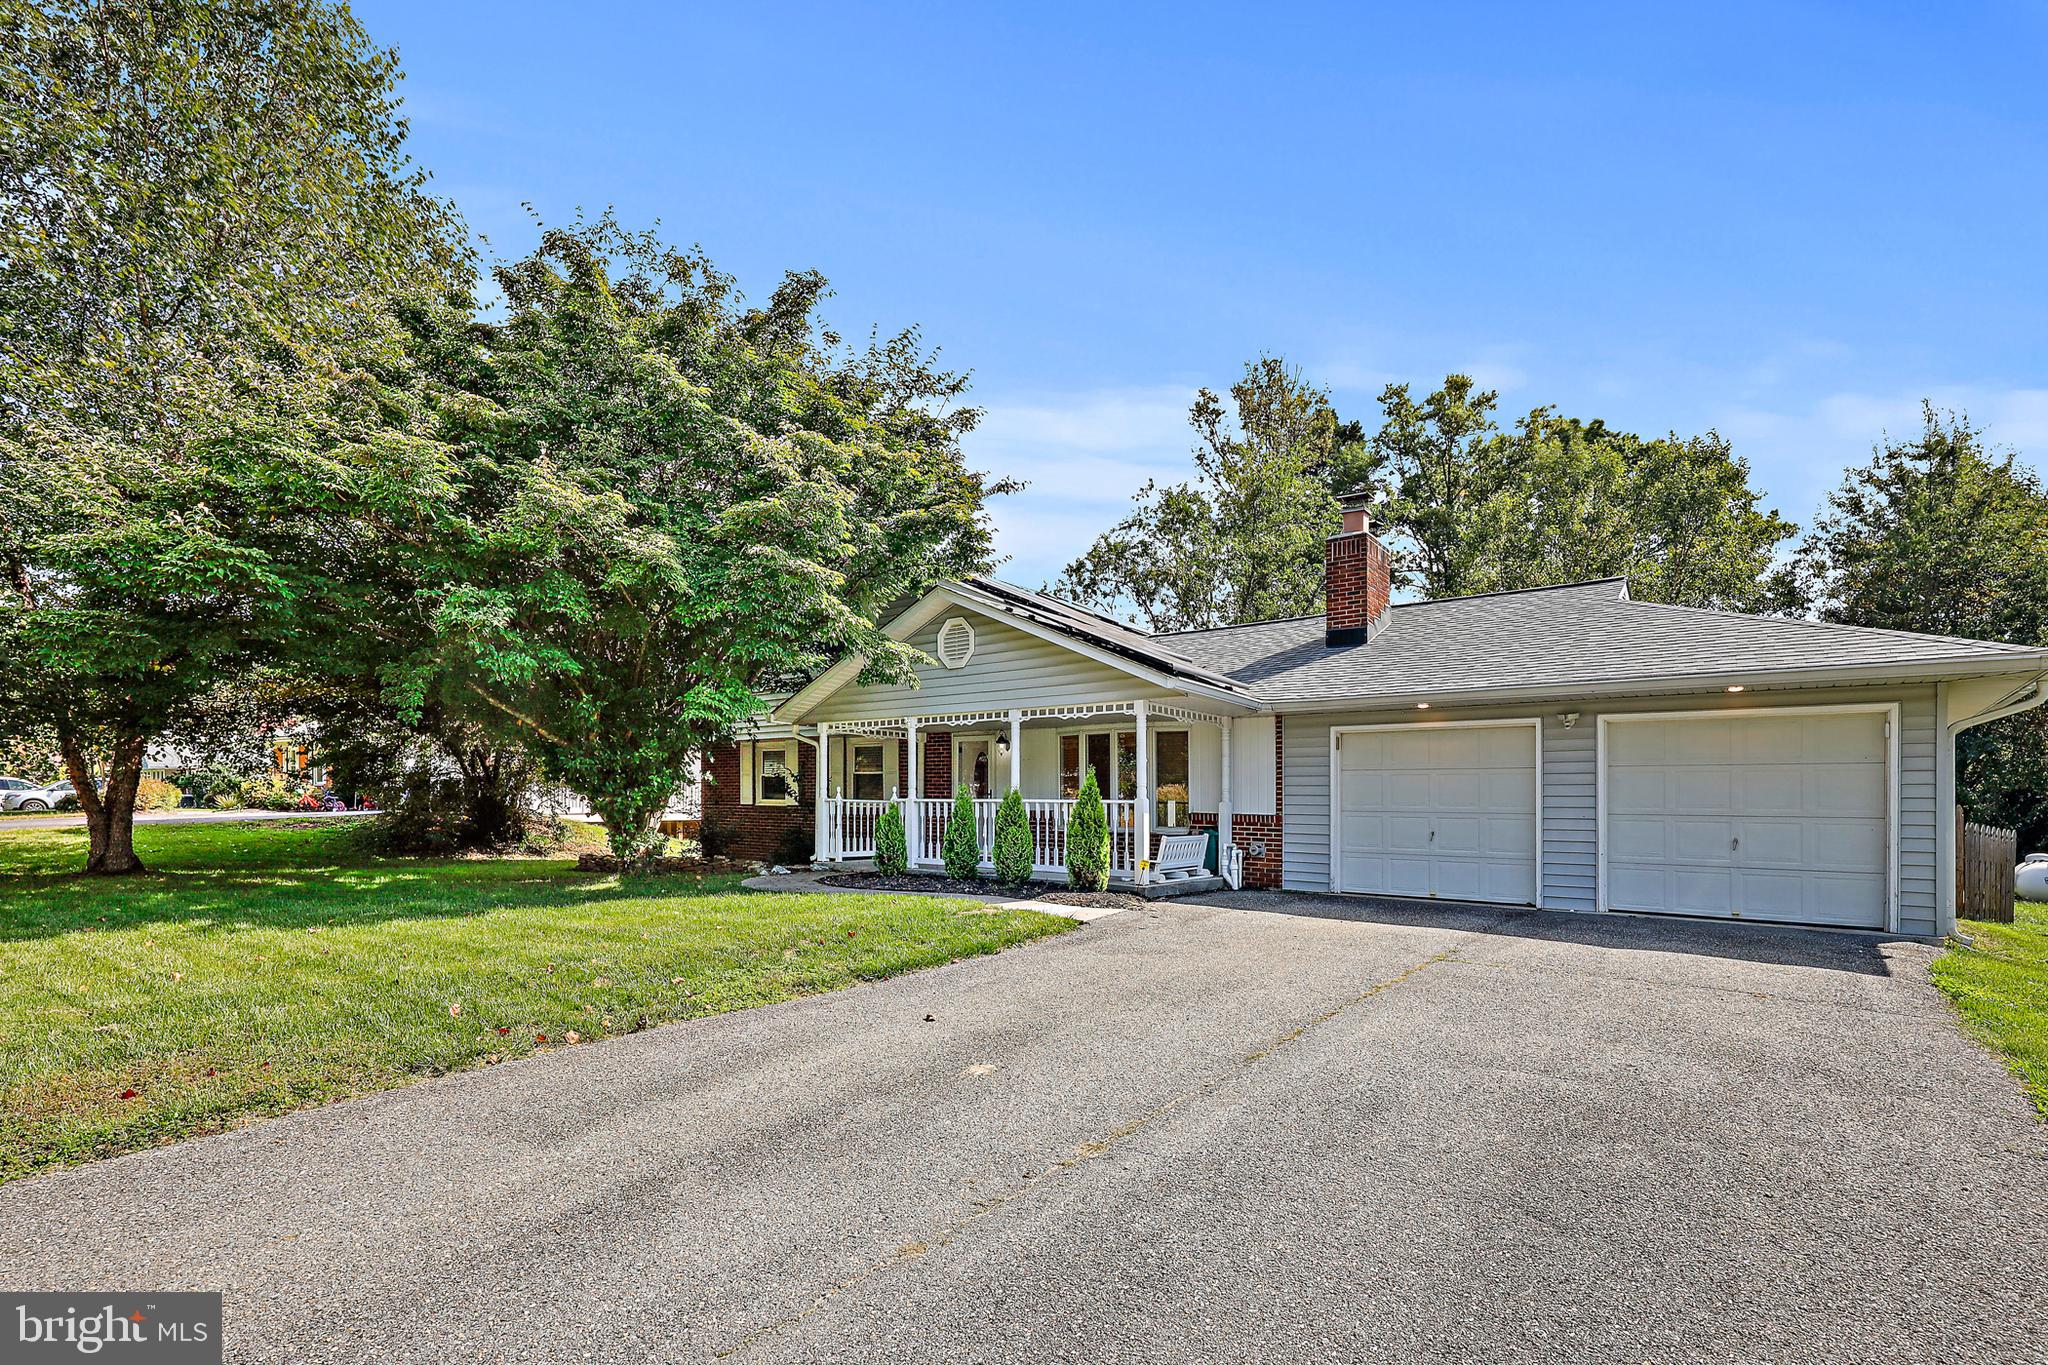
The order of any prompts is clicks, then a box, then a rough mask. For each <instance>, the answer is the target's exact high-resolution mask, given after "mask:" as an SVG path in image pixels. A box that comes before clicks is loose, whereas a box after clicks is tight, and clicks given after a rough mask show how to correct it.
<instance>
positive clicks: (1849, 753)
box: [1606, 712, 1891, 929]
mask: <svg viewBox="0 0 2048 1365" xmlns="http://www.w3.org/2000/svg"><path fill="white" fill-rule="evenodd" d="M1888 723H1889V722H1888V718H1887V716H1886V715H1885V714H1884V713H1881V712H1853V713H1822V714H1810V715H1794V714H1789V713H1788V714H1779V715H1767V716H1729V717H1714V718H1712V719H1697V718H1695V719H1685V720H1622V719H1620V718H1618V717H1617V718H1612V719H1610V721H1609V723H1608V724H1607V726H1606V747H1607V829H1606V848H1607V881H1606V887H1607V896H1606V900H1607V908H1608V909H1610V910H1646V911H1652V912H1662V913H1666V914H1679V915H1726V916H1739V917H1741V918H1743V919H1769V920H1788V921H1793V922H1796V923H1802V924H1834V925H1854V926H1857V927H1861V928H1867V929H1882V928H1884V927H1886V926H1885V908H1886V904H1887V901H1888V899H1889V888H1890V880H1891V879H1890V875H1889V869H1890V865H1891V851H1890V846H1889V838H1890V820H1889V818H1888V817H1887V813H1886V812H1887V807H1888V806H1889V804H1890V802H1889V796H1888V794H1889V792H1890V789H1891V788H1890V781H1889V778H1888V772H1887V761H1888V754H1889V750H1890V742H1889V738H1888V736H1887V732H1886V727H1887V725H1888Z"/></svg>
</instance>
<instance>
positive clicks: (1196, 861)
mask: <svg viewBox="0 0 2048 1365" xmlns="http://www.w3.org/2000/svg"><path fill="white" fill-rule="evenodd" d="M1208 856H1209V836H1208V835H1206V834H1166V835H1162V836H1160V839H1159V856H1158V858H1156V859H1154V860H1153V863H1152V870H1153V871H1154V872H1156V873H1158V874H1159V878H1160V880H1161V881H1168V882H1177V881H1185V880H1186V879H1187V878H1189V877H1201V876H1206V875H1208V868H1207V867H1205V866H1204V860H1205V859H1207V858H1208Z"/></svg>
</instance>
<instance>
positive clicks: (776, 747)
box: [740, 739, 800, 806]
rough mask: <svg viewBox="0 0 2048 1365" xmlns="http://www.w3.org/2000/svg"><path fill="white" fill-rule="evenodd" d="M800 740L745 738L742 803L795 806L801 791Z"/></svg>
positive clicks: (741, 752) (741, 770) (747, 804)
mask: <svg viewBox="0 0 2048 1365" xmlns="http://www.w3.org/2000/svg"><path fill="white" fill-rule="evenodd" d="M797 772H798V768H797V741H795V740H793V739H744V740H741V741H740V804H741V805H743V806H793V805H795V804H796V803H797V800H798V798H799V795H800V793H799V792H798V791H797Z"/></svg>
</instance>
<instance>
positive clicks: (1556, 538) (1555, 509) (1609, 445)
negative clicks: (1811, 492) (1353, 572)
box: [1452, 409, 1798, 611]
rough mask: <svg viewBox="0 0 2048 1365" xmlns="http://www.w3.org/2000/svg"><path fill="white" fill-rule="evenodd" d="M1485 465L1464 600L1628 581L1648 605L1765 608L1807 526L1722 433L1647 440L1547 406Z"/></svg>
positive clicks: (1463, 538) (1466, 553) (1464, 547)
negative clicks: (1776, 502) (1781, 557)
mask: <svg viewBox="0 0 2048 1365" xmlns="http://www.w3.org/2000/svg"><path fill="white" fill-rule="evenodd" d="M1480 464H1481V466H1482V469H1483V471H1484V472H1483V474H1482V475H1481V482H1482V483H1483V485H1484V487H1485V496H1484V497H1483V498H1481V499H1479V500H1478V501H1477V503H1476V504H1475V505H1473V506H1470V507H1468V508H1466V509H1465V515H1464V518H1463V522H1462V524H1461V525H1460V526H1459V527H1458V528H1457V530H1458V535H1457V539H1456V540H1455V542H1453V550H1452V563H1453V565H1454V574H1455V578H1456V581H1457V586H1458V588H1459V589H1460V590H1461V591H1464V592H1500V591H1504V590H1511V589H1516V588H1535V587H1543V586H1545V585H1548V584H1552V583H1574V582H1583V581H1585V580H1587V579H1593V578H1607V577H1625V578H1627V579H1628V581H1629V591H1630V593H1631V594H1632V595H1633V596H1635V597H1636V598H1637V599H1639V600H1641V601H1646V602H1671V603H1676V604H1679V605H1682V606H1695V607H1719V608H1722V609H1724V610H1729V611H1756V610H1760V609H1762V608H1764V607H1766V606H1769V605H1772V604H1773V599H1772V597H1771V594H1770V592H1769V589H1768V588H1767V586H1766V583H1765V579H1766V577H1767V575H1768V574H1769V572H1770V568H1771V561H1772V557H1773V555H1774V553H1775V552H1776V550H1777V547H1778V546H1779V545H1780V544H1781V543H1782V542H1784V541H1785V540H1786V539H1787V538H1788V537H1790V536H1791V535H1792V534H1794V533H1795V532H1796V531H1797V530H1798V528H1797V527H1796V526H1794V525H1793V524H1792V523H1791V522H1789V521H1787V520H1785V519H1784V518H1783V517H1781V516H1779V515H1778V514H1777V512H1776V511H1774V510H1771V509H1768V508H1766V507H1764V506H1763V495H1762V494H1761V493H1760V492H1758V491H1757V490H1756V488H1754V487H1753V486H1752V485H1751V484H1750V481H1749V480H1750V474H1749V465H1748V462H1747V461H1745V460H1743V459H1741V458H1740V457H1739V456H1737V455H1736V454H1735V453H1734V452H1733V451H1732V450H1731V449H1730V448H1729V445H1728V442H1727V440H1726V439H1725V438H1723V437H1722V436H1721V435H1720V434H1719V433H1718V432H1711V431H1710V432H1708V433H1706V434H1705V435H1703V436H1688V437H1680V436H1677V435H1670V436H1664V437H1658V438H1653V439H1645V438H1643V437H1640V436H1636V435H1633V434H1631V433H1628V432H1620V431H1613V430H1610V429H1609V428H1608V427H1607V426H1606V424H1605V423H1603V422H1600V421H1597V420H1596V421H1592V422H1583V421H1580V420H1578V419H1576V418H1565V417H1559V416H1557V415H1556V414H1555V413H1554V412H1552V411H1551V410H1549V409H1538V410H1537V411H1535V412H1532V413H1530V414H1529V415H1528V416H1527V417H1525V418H1523V419H1522V420H1521V422H1520V423H1518V424H1517V426H1516V428H1515V430H1514V431H1512V432H1507V433H1503V434H1500V435H1497V436H1495V437H1493V438H1492V439H1491V440H1490V441H1489V442H1488V448H1487V449H1486V450H1485V452H1484V453H1483V454H1482V456H1481V459H1480Z"/></svg>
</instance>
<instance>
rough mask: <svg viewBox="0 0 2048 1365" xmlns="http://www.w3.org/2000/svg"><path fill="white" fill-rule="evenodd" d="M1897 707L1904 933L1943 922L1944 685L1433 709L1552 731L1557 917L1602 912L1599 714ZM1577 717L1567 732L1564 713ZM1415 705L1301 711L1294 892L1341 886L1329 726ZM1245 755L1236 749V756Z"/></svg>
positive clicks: (1546, 769)
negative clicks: (1938, 780)
mask: <svg viewBox="0 0 2048 1365" xmlns="http://www.w3.org/2000/svg"><path fill="white" fill-rule="evenodd" d="M1880 701H1882V702H1897V703H1899V706H1900V737H1899V792H1898V811H1897V821H1898V823H1897V838H1898V844H1899V884H1898V923H1897V926H1896V927H1897V929H1898V931H1899V932H1901V933H1910V934H1932V933H1934V931H1935V930H1934V917H1935V871H1934V862H1935V834H1936V829H1935V789H1934V756H1935V749H1936V744H1937V736H1936V733H1935V726H1934V688H1933V686H1932V685H1931V684H1922V685H1913V686H1904V687H1890V688H1784V689H1772V690H1769V691H1753V692H1749V693H1745V694H1743V695H1741V696H1729V695H1727V694H1725V693H1719V692H1716V693H1710V694H1706V695H1700V694H1691V695H1679V696H1657V697H1628V698H1613V699H1603V700H1598V701H1594V700H1584V701H1554V702H1549V703H1546V704H1544V705H1542V706H1540V707H1537V706H1531V705H1529V704H1527V703H1524V704H1521V705H1518V706H1514V707H1488V708H1481V707H1460V708H1454V709H1452V708H1447V709H1444V710H1442V711H1440V712H1432V713H1431V714H1432V716H1434V717H1436V718H1438V719H1442V720H1477V719H1504V718H1508V717H1513V716H1528V715H1532V714H1533V715H1537V716H1538V717H1539V718H1540V719H1541V721H1542V730H1543V786H1542V791H1543V864H1542V868H1541V876H1542V881H1541V886H1542V893H1541V900H1540V902H1539V903H1540V904H1541V905H1543V906H1544V907H1545V908H1546V909H1551V910H1592V909H1593V908H1594V905H1595V898H1596V896H1597V894H1598V892H1597V889H1596V887H1595V880H1596V875H1597V852H1598V850H1597V831H1596V828H1595V825H1596V819H1597V816H1596V811H1595V802H1596V799H1597V798H1596V791H1597V781H1596V773H1595V764H1596V758H1595V753H1594V750H1595V746H1596V743H1597V736H1596V730H1597V728H1598V727H1597V718H1598V717H1599V716H1600V715H1601V714H1603V713H1605V714H1610V715H1611V714H1617V713H1631V714H1633V713H1641V712H1646V711H1696V710H1717V709H1721V708H1727V709H1729V710H1736V709H1741V708H1743V707H1749V708H1755V707H1762V706H1800V705H1815V706H1819V705H1830V704H1834V705H1840V704H1846V703H1855V702H1880ZM1565 713H1577V719H1576V720H1575V721H1574V723H1573V724H1572V726H1571V727H1570V728H1566V726H1565V724H1564V722H1563V720H1562V716H1563V715H1564V714H1565ZM1415 719H1416V713H1415V711H1414V710H1413V709H1412V708H1403V709H1400V710H1391V711H1390V710H1384V709H1382V710H1376V711H1358V710H1351V711H1333V712H1293V713H1290V714H1288V715H1287V717H1286V720H1285V725H1284V726H1283V728H1282V734H1283V736H1284V740H1283V743H1284V746H1285V753H1284V755H1283V757H1282V761H1283V765H1284V769H1283V771H1284V777H1283V782H1284V786H1285V810H1286V820H1285V829H1284V833H1283V836H1282V848H1283V860H1284V861H1283V863H1282V871H1281V875H1282V879H1283V882H1284V885H1285V886H1286V887H1287V889H1288V890H1292V891H1328V890H1329V889H1330V885H1331V883H1330V821H1329V810H1330V727H1331V726H1332V725H1370V724H1376V723H1377V724H1385V723H1388V722H1400V721H1413V720H1415ZM1237 753H1238V750H1237V749H1235V748H1233V751H1232V759H1233V761H1234V760H1236V758H1237Z"/></svg>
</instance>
